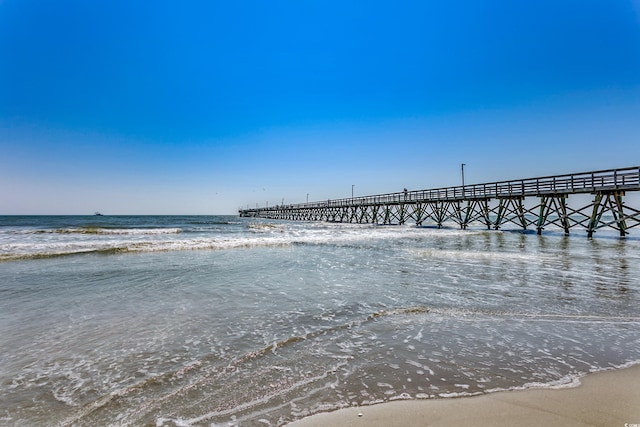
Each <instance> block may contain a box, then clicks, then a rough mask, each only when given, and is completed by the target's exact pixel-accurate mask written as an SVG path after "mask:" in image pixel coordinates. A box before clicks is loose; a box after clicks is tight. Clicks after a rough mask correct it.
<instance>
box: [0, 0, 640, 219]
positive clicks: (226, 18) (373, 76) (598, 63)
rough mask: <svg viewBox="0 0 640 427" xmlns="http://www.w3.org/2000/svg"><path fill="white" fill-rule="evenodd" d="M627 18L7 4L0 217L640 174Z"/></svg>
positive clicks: (488, 0) (310, 4)
mask: <svg viewBox="0 0 640 427" xmlns="http://www.w3.org/2000/svg"><path fill="white" fill-rule="evenodd" d="M639 136H640V0H612V1H588V0H587V1H585V0H579V1H577V0H576V1H572V0H567V1H557V0H555V1H547V0H539V1H535V2H531V1H510V2H505V1H495V0H485V1H482V2H478V1H471V0H461V1H451V2H441V1H438V2H435V1H415V2H413V1H404V2H378V1H359V2H356V1H335V2H334V1H237V2H236V1H234V2H230V1H224V2H223V1H202V2H198V1H190V2H168V1H156V2H147V1H145V2H142V1H118V0H116V1H109V2H94V1H67V0H62V1H55V2H54V1H44V0H41V1H30V0H2V1H0V214H85V213H89V214H90V213H92V212H93V211H96V210H99V211H102V212H103V213H107V214H224V213H234V212H235V211H236V210H237V208H238V207H240V206H245V207H246V205H250V206H255V204H256V203H259V204H260V205H264V204H265V203H267V202H269V204H270V205H271V204H277V203H280V202H281V201H282V199H284V201H285V203H294V202H304V201H305V199H306V195H307V193H309V200H310V201H312V200H326V199H328V198H340V197H347V196H350V194H351V186H352V185H355V193H356V194H360V195H363V194H375V193H384V192H393V191H401V190H402V189H403V188H405V187H406V188H409V189H422V188H433V187H440V186H449V185H457V184H458V183H459V182H460V163H465V164H466V165H467V166H466V168H465V178H466V182H467V183H480V182H487V181H495V180H502V179H512V178H524V177H533V176H538V175H549V174H562V173H567V172H579V171H586V170H591V169H608V168H614V167H625V166H635V165H638V164H640V138H639Z"/></svg>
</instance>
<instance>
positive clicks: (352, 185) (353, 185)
mask: <svg viewBox="0 0 640 427" xmlns="http://www.w3.org/2000/svg"><path fill="white" fill-rule="evenodd" d="M355 186H356V185H355V184H351V202H353V187H355Z"/></svg>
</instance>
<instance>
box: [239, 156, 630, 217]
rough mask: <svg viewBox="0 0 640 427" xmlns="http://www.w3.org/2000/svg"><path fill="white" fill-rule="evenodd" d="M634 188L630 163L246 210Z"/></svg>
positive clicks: (525, 195) (469, 198)
mask: <svg viewBox="0 0 640 427" xmlns="http://www.w3.org/2000/svg"><path fill="white" fill-rule="evenodd" d="M638 189H640V167H637V166H634V167H629V168H623V169H608V170H599V171H593V172H582V173H574V174H567V175H553V176H543V177H538V178H527V179H517V180H510V181H498V182H490V183H485V184H471V185H465V186H456V187H443V188H434V189H429V190H413V191H401V192H396V193H387V194H377V195H372V196H362V197H349V198H342V199H333V200H326V201H319V202H309V203H297V204H287V205H282V206H273V207H267V208H256V209H248V210H249V211H256V210H258V211H259V210H264V209H266V210H272V209H278V208H284V209H308V208H319V207H327V206H334V207H344V206H353V205H376V204H380V205H383V204H390V203H406V202H437V201H455V200H474V199H476V200H477V199H495V198H506V197H529V196H542V195H546V194H581V193H593V192H596V191H603V190H638Z"/></svg>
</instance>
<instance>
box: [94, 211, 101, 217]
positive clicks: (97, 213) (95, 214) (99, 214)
mask: <svg viewBox="0 0 640 427" xmlns="http://www.w3.org/2000/svg"><path fill="white" fill-rule="evenodd" d="M93 215H94V216H103V215H102V214H101V213H100V212H95V213H94V214H93Z"/></svg>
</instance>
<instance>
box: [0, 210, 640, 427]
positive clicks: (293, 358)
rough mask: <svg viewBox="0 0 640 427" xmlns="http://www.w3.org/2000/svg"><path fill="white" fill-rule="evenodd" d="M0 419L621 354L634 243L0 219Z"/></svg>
mask: <svg viewBox="0 0 640 427" xmlns="http://www.w3.org/2000/svg"><path fill="white" fill-rule="evenodd" d="M0 260H2V261H0V396H1V397H2V398H1V399H0V424H2V425H24V426H27V425H145V424H148V425H157V426H162V425H166V426H170V425H212V424H213V425H236V424H240V425H260V426H265V425H282V424H284V423H286V422H289V421H291V420H294V419H297V418H300V417H303V416H305V415H309V414H312V413H315V412H318V411H324V410H331V409H335V408H339V407H344V406H350V405H354V404H359V405H363V404H371V403H375V402H382V401H386V400H393V399H408V398H435V397H451V396H460V395H472V394H478V393H486V392H490V391H495V390H501V389H512V388H522V387H533V386H537V387H549V386H568V385H571V384H573V383H574V380H575V378H577V377H578V376H580V375H583V374H585V373H587V372H591V371H597V370H602V369H610V368H615V367H621V366H624V365H627V364H631V363H636V362H637V361H639V360H640V328H639V327H638V326H640V314H638V311H637V307H638V306H639V305H638V303H639V302H640V293H639V292H640V283H639V278H640V240H639V239H638V238H637V237H634V236H631V237H630V238H628V239H626V240H618V239H617V238H615V236H614V235H610V236H609V235H607V234H606V233H600V234H599V235H598V238H597V239H595V240H588V239H586V238H585V236H584V235H581V234H578V233H576V234H575V235H572V236H570V237H564V236H562V235H561V234H556V233H554V232H550V233H548V234H545V235H543V236H537V235H535V234H527V233H516V232H495V231H481V230H467V231H460V230H455V229H443V230H436V229H428V228H416V227H411V226H389V227H380V226H370V225H350V224H328V223H306V222H297V223H293V222H276V221H266V220H256V219H240V218H236V217H0Z"/></svg>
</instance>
